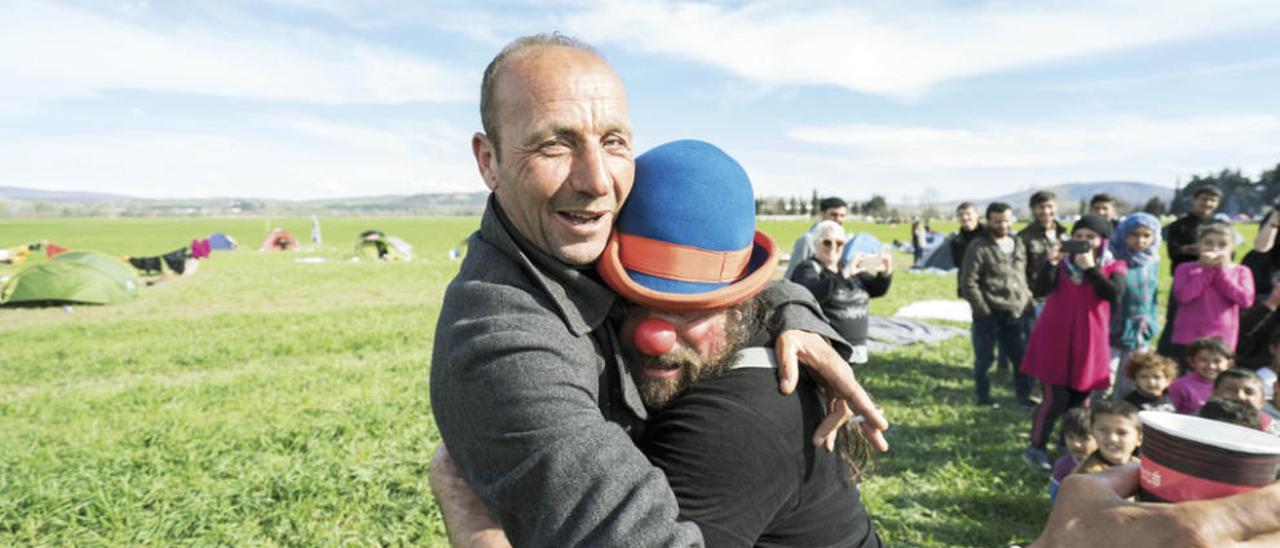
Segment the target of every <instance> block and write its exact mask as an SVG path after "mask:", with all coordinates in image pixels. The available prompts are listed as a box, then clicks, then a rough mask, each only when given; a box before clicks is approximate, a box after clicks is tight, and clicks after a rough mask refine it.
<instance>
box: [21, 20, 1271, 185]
mask: <svg viewBox="0 0 1280 548" xmlns="http://www.w3.org/2000/svg"><path fill="white" fill-rule="evenodd" d="M3 7H4V10H5V13H6V15H5V17H3V18H0V185H12V186H29V187H38V188H47V189H60V190H94V191H101V192H115V193H124V194H131V195H136V196H146V197H186V196H196V197H211V196H257V197H272V198H322V197H339V196H359V195H371V194H409V193H417V192H452V191H475V190H483V188H484V187H483V184H482V183H481V182H480V179H479V177H478V176H477V175H476V170H475V166H474V162H473V160H472V158H471V154H470V147H469V139H470V135H471V133H472V132H474V131H476V130H477V129H478V128H479V126H480V123H479V114H478V112H477V110H478V108H477V105H478V89H479V81H480V75H481V72H482V71H483V69H484V66H485V64H486V63H487V62H488V60H489V59H490V58H491V57H492V56H493V54H494V53H496V52H497V51H498V50H499V49H501V47H502V46H503V45H504V44H505V43H506V42H507V41H509V40H510V39H512V38H514V37H517V36H520V35H522V34H528V33H534V32H545V31H550V30H560V31H563V32H565V33H568V34H572V35H575V36H578V37H580V38H583V39H585V40H587V41H589V42H591V43H592V44H594V45H595V46H596V47H597V48H598V49H599V50H601V52H602V53H603V54H604V55H605V56H606V57H607V58H608V59H609V61H610V62H611V63H612V64H613V65H614V67H615V68H616V69H617V70H618V72H619V73H620V74H621V75H622V78H623V80H624V81H625V83H626V85H627V88H628V92H629V94H630V102H631V113H632V123H633V125H634V127H635V131H636V135H635V138H636V144H637V151H643V150H646V149H648V148H650V147H652V146H654V145H657V144H660V143H663V142H666V141H669V140H673V139H680V138H698V139H704V140H707V141H711V142H713V143H716V144H717V145H719V146H721V147H722V148H724V149H725V150H726V151H728V152H729V153H730V154H732V155H733V156H735V157H736V158H738V159H739V161H741V162H742V163H743V164H744V165H745V166H746V167H747V170H748V172H749V173H750V174H751V176H752V179H753V181H754V184H755V187H756V192H757V194H764V195H791V194H800V195H808V193H809V192H810V189H817V190H818V191H819V192H820V193H822V194H839V195H841V196H846V197H850V198H862V199H865V198H866V197H869V196H870V195H871V194H872V193H880V194H884V195H887V196H888V197H889V198H890V199H891V201H894V202H899V203H914V202H924V201H933V200H937V199H954V198H981V197H986V196H992V195H996V194H1001V193H1004V192H1010V191H1016V190H1022V189H1025V188H1028V187H1031V186H1039V185H1049V184H1057V183H1064V182H1075V181H1097V180H1137V181H1145V182H1151V183H1155V184H1161V185H1167V186H1170V187H1172V186H1173V185H1174V184H1175V182H1176V181H1177V180H1178V179H1179V178H1181V179H1183V180H1185V179H1186V178H1188V177H1189V176H1190V175H1191V174H1194V173H1205V172H1208V171H1212V170H1217V169H1220V168H1222V167H1231V168H1240V169H1242V170H1244V171H1245V172H1246V173H1247V174H1249V175H1251V176H1256V175H1257V174H1258V173H1259V172H1260V171H1261V170H1263V169H1267V168H1270V167H1273V166H1275V165H1276V164H1277V163H1280V92H1277V90H1280V44H1278V43H1277V42H1276V40H1275V31H1274V29H1275V28H1276V25H1277V23H1280V3H1277V2H1269V1H1245V0H1219V1H1214V2H1203V1H1199V0H1195V1H1185V0H1169V1H1165V2H1155V3H1153V2H1114V1H1108V2H1103V1H1089V0H1082V1H1074V2H1065V1H1064V2H1012V1H1009V2H982V1H956V2H919V1H864V2H803V1H787V2H734V1H708V2H670V1H652V2H641V1H631V2H615V1H609V0H595V1H555V0H542V1H537V2H532V1H530V2H524V1H515V0H512V1H506V2H394V1H389V0H387V1H380V0H374V1H368V2H338V1H330V0H316V1H304V0H268V1H243V2H240V1H234V0H231V1H216V2H215V1H211V2H199V1H191V2H144V1H130V2H103V1H98V2H88V1H86V2H60V3H59V2H23V1H8V0H6V1H4V2H3Z"/></svg>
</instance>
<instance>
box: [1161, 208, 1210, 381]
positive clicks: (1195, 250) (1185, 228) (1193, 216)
mask: <svg viewBox="0 0 1280 548" xmlns="http://www.w3.org/2000/svg"><path fill="white" fill-rule="evenodd" d="M1221 202H1222V190H1220V189H1219V188H1218V187H1216V186H1214V185H1210V184H1206V185H1204V186H1201V187H1198V188H1196V189H1195V191H1194V192H1193V193H1192V194H1191V210H1190V211H1188V212H1187V214H1186V215H1183V216H1182V218H1180V219H1178V220H1176V221H1174V222H1172V223H1169V224H1168V225H1166V226H1165V227H1164V238H1165V242H1166V244H1167V245H1168V246H1169V248H1168V249H1169V273H1170V275H1172V274H1173V272H1174V271H1175V270H1177V269H1178V265H1180V264H1182V263H1186V262H1191V261H1197V260H1200V246H1199V244H1197V243H1196V231H1197V230H1199V229H1200V225H1202V224H1204V223H1207V222H1211V221H1213V212H1214V211H1217V210H1218V204H1219V203H1221ZM1170 283H1172V282H1170ZM1169 294H1170V295H1172V294H1173V287H1170V288H1169ZM1177 316H1178V299H1169V303H1168V304H1167V305H1166V308H1165V313H1164V329H1162V330H1160V340H1159V342H1158V343H1157V344H1156V351H1157V352H1159V353H1161V354H1164V355H1166V356H1172V355H1174V354H1173V346H1172V345H1173V342H1172V337H1173V320H1174V318H1176V317H1177Z"/></svg>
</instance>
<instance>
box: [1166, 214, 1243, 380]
mask: <svg viewBox="0 0 1280 548" xmlns="http://www.w3.org/2000/svg"><path fill="white" fill-rule="evenodd" d="M1196 243H1197V245H1199V246H1200V260H1199V261H1196V262H1194V263H1182V264H1180V265H1178V268H1177V270H1175V271H1174V273H1173V297H1174V298H1175V299H1178V304H1179V307H1178V317H1176V318H1174V320H1173V339H1172V342H1173V344H1174V345H1176V347H1175V348H1176V353H1177V355H1178V358H1180V359H1182V358H1183V357H1184V356H1183V354H1184V353H1185V347H1186V345H1188V344H1191V342H1192V341H1195V340H1197V339H1204V338H1208V337H1217V338H1219V339H1222V341H1223V342H1225V343H1226V344H1227V347H1228V348H1230V349H1231V350H1232V351H1234V350H1235V346H1236V339H1237V335H1238V334H1239V332H1240V309H1241V308H1247V307H1249V306H1252V305H1253V274H1252V273H1251V272H1250V271H1249V269H1248V268H1246V267H1244V266H1241V265H1237V264H1232V263H1231V252H1232V251H1234V250H1235V232H1234V231H1232V230H1231V227H1229V226H1227V225H1226V224H1223V223H1209V224H1206V225H1203V226H1201V227H1200V230H1199V237H1198V238H1197V242H1196Z"/></svg>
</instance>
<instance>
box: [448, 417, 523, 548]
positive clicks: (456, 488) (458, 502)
mask: <svg viewBox="0 0 1280 548" xmlns="http://www.w3.org/2000/svg"><path fill="white" fill-rule="evenodd" d="M428 483H430V484H431V493H432V494H434V495H435V496H436V503H437V504H438V505H439V506H440V514H441V515H442V516H443V517H444V525H445V529H446V530H448V531H449V544H450V545H452V546H460V547H464V548H510V546H511V542H510V541H509V540H507V535H506V534H505V533H503V532H502V526H501V525H499V524H498V522H496V521H494V520H493V516H492V515H491V514H489V509H488V508H486V507H485V505H484V503H483V502H480V498H479V497H477V496H476V493H475V491H473V490H472V489H471V484H469V483H467V478H465V477H463V476H462V470H459V469H458V465H457V463H455V462H453V458H451V457H450V456H449V450H448V449H447V448H445V446H444V444H443V443H441V444H440V445H439V446H437V447H436V453H435V455H433V456H432V457H431V472H430V473H429V475H428Z"/></svg>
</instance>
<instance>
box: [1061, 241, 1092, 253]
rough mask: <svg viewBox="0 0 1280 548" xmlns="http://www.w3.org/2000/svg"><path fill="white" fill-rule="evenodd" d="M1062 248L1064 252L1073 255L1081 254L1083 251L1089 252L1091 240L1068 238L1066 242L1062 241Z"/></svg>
mask: <svg viewBox="0 0 1280 548" xmlns="http://www.w3.org/2000/svg"><path fill="white" fill-rule="evenodd" d="M1060 249H1061V250H1062V252H1063V253H1068V254H1071V255H1079V254H1081V253H1088V252H1089V251H1090V249H1089V242H1087V241H1085V240H1067V241H1065V242H1062V247H1061V248H1060Z"/></svg>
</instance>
